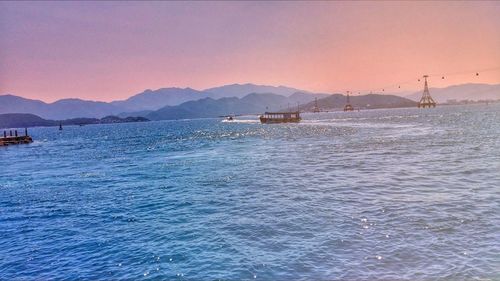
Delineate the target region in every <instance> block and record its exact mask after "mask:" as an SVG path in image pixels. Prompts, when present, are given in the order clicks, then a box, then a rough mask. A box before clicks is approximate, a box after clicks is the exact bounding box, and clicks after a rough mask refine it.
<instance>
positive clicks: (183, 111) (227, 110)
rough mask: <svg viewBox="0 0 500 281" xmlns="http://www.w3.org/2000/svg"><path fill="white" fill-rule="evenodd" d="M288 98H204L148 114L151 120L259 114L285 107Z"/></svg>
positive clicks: (258, 95)
mask: <svg viewBox="0 0 500 281" xmlns="http://www.w3.org/2000/svg"><path fill="white" fill-rule="evenodd" d="M287 104H288V98H287V97H284V96H280V95H276V94H269V93H268V94H256V93H253V94H249V95H246V96H245V97H243V98H241V99H239V98H235V97H231V98H221V99H217V100H215V99H212V98H204V99H201V100H197V101H189V102H185V103H183V104H181V105H178V106H166V107H164V108H162V109H160V110H157V111H154V112H151V113H150V114H148V115H146V117H147V118H148V119H151V120H169V119H186V118H206V117H217V116H221V115H228V114H258V113H261V112H264V111H266V110H277V109H279V108H280V107H281V108H285V107H286V106H287Z"/></svg>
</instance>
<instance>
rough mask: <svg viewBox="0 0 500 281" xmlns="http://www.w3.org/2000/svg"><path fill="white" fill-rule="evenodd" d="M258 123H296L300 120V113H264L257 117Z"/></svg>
mask: <svg viewBox="0 0 500 281" xmlns="http://www.w3.org/2000/svg"><path fill="white" fill-rule="evenodd" d="M259 119H260V122H261V123H262V124H269V123H298V122H300V120H302V118H300V111H289V112H265V113H264V114H262V115H261V116H259Z"/></svg>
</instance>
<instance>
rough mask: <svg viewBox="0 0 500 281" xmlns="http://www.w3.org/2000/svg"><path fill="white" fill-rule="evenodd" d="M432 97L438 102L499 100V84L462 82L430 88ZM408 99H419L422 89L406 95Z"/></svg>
mask: <svg viewBox="0 0 500 281" xmlns="http://www.w3.org/2000/svg"><path fill="white" fill-rule="evenodd" d="M429 92H430V94H431V96H432V98H433V99H434V100H435V101H436V102H438V103H444V102H446V101H447V100H457V101H460V100H474V101H478V100H500V84H496V85H488V84H472V83H471V84H463V85H454V86H449V87H446V88H430V89H429ZM407 97H408V98H409V99H412V100H415V101H419V100H420V98H421V97H422V91H418V92H415V93H413V94H411V95H408V96H407Z"/></svg>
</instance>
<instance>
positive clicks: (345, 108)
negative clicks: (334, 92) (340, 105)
mask: <svg viewBox="0 0 500 281" xmlns="http://www.w3.org/2000/svg"><path fill="white" fill-rule="evenodd" d="M353 110H354V108H353V107H352V105H351V101H350V98H349V91H347V100H346V104H345V106H344V111H353Z"/></svg>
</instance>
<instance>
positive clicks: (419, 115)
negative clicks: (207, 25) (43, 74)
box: [0, 103, 500, 280]
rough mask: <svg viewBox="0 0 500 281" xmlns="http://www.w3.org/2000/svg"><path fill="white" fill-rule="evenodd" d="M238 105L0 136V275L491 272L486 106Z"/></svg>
mask: <svg viewBox="0 0 500 281" xmlns="http://www.w3.org/2000/svg"><path fill="white" fill-rule="evenodd" d="M235 119H236V120H235V121H232V122H230V121H229V122H228V121H225V120H221V119H220V118H214V119H194V120H173V121H158V122H146V123H126V124H106V125H87V126H66V127H64V128H63V130H62V131H59V130H58V127H45V128H41V127H40V128H30V129H29V132H30V134H31V135H32V136H33V138H34V142H33V143H32V144H28V145H14V146H8V147H0V280H500V104H498V103H497V104H489V105H485V104H483V105H465V106H438V107H436V108H431V109H418V108H402V109H377V110H375V109H374V110H362V111H359V112H358V111H354V112H330V113H326V112H325V113H305V114H303V120H302V122H301V123H299V124H260V123H259V121H258V118H257V116H239V117H236V118H235ZM22 131H23V132H24V130H22Z"/></svg>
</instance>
